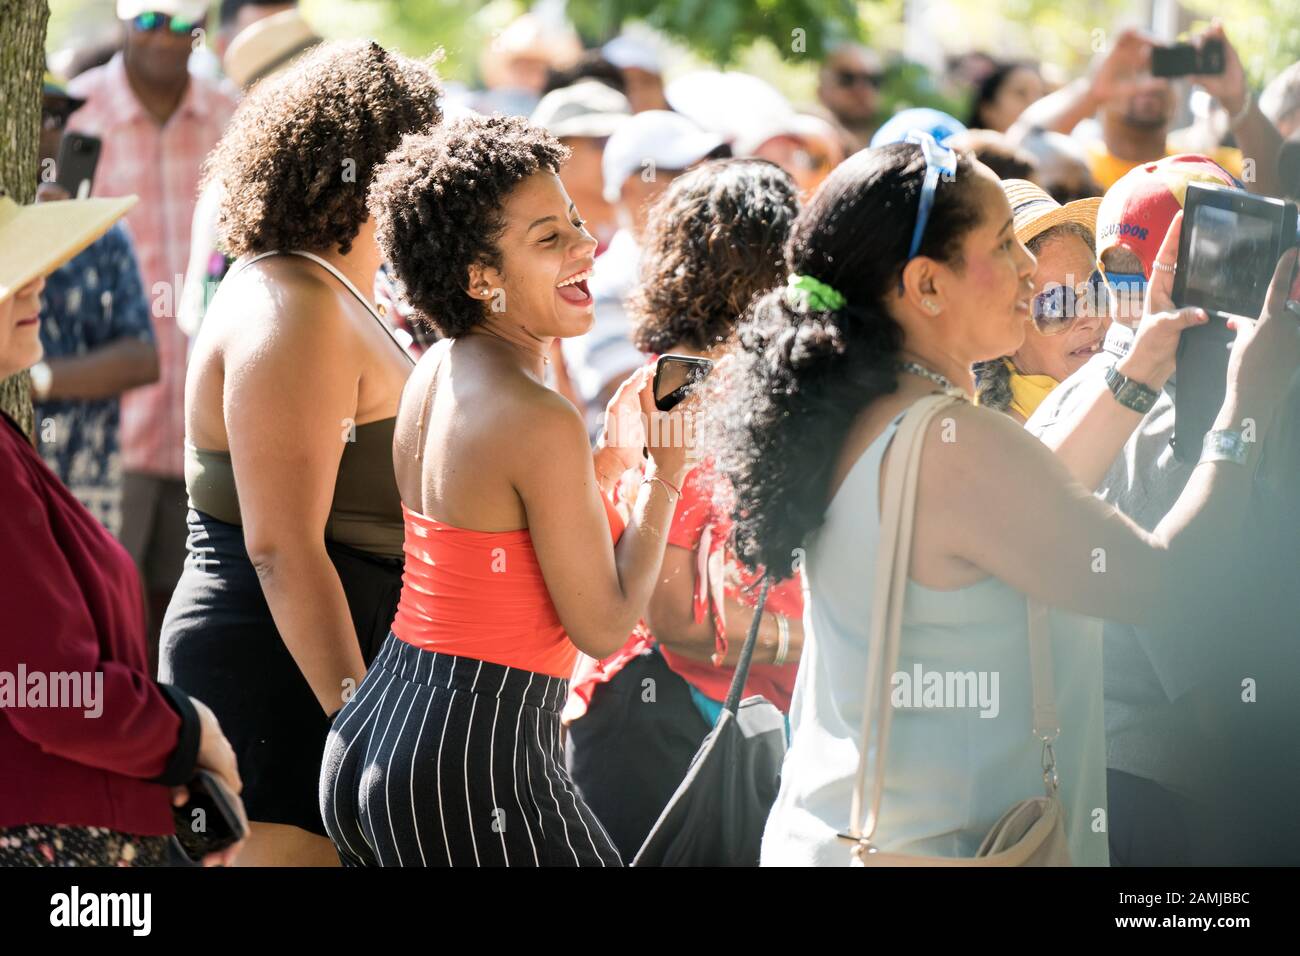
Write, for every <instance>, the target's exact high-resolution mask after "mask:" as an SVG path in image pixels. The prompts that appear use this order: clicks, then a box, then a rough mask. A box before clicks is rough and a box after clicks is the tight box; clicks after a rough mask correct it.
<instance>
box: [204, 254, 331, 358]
mask: <svg viewBox="0 0 1300 956" xmlns="http://www.w3.org/2000/svg"><path fill="white" fill-rule="evenodd" d="M235 279H236V281H235V282H229V280H227V283H223V286H222V289H221V292H220V293H219V294H218V296H217V298H215V299H214V300H213V302H212V308H211V309H210V312H209V315H208V316H207V317H205V320H204V321H205V325H206V324H208V323H209V322H211V323H212V324H213V326H214V327H215V329H216V330H217V331H218V334H219V335H220V338H221V340H222V344H223V349H224V350H226V351H228V352H230V353H232V354H233V355H236V356H241V357H244V358H248V359H255V358H257V357H259V356H262V355H264V354H265V352H266V351H267V350H272V351H279V350H281V349H288V350H291V351H293V352H294V353H295V354H296V355H298V356H299V357H300V358H302V359H305V360H307V362H308V363H309V364H310V362H311V359H312V358H313V357H314V358H318V359H322V358H327V357H328V356H330V355H331V354H333V353H339V357H342V356H343V355H344V354H346V352H347V350H348V347H349V345H350V343H351V342H352V335H351V328H350V325H349V323H348V322H347V321H346V317H345V316H344V315H343V314H342V312H341V310H340V308H339V299H338V296H337V295H336V294H335V292H334V290H333V289H331V288H330V287H329V286H328V285H326V284H325V283H324V282H322V281H320V280H319V279H318V278H316V277H314V276H310V275H308V274H306V272H305V271H304V270H302V269H301V268H297V267H296V264H284V263H280V262H277V261H274V260H272V261H265V262H258V263H254V264H253V265H251V266H249V267H247V268H245V269H243V270H241V271H240V273H239V274H238V275H237V276H236V277H235Z"/></svg>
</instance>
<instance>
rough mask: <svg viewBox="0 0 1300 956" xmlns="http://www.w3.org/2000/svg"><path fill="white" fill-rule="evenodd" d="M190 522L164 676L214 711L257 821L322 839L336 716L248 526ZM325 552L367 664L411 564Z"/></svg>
mask: <svg viewBox="0 0 1300 956" xmlns="http://www.w3.org/2000/svg"><path fill="white" fill-rule="evenodd" d="M188 520H189V530H190V536H189V542H188V549H189V557H188V559H187V560H186V563H185V570H184V572H183V573H182V574H181V579H180V582H179V583H178V584H177V586H176V591H175V592H174V593H173V595H172V600H171V604H170V605H169V606H168V608H167V616H166V618H165V619H164V620H163V626H162V637H161V647H160V660H159V679H160V680H163V681H168V682H170V683H174V684H176V685H177V686H179V687H181V688H182V689H183V690H185V691H186V692H187V693H189V694H191V695H193V696H194V697H197V698H198V699H199V700H201V701H203V703H205V704H207V705H208V706H209V707H211V708H212V711H213V713H214V714H216V716H217V719H218V720H219V721H220V722H221V729H222V730H223V731H225V734H226V737H227V738H229V740H230V743H231V746H232V747H233V748H234V751H235V756H236V757H237V758H238V760H239V773H240V776H241V777H242V778H243V782H244V792H243V800H244V808H245V809H246V810H247V812H248V818H249V819H250V820H252V821H254V822H257V823H282V824H288V825H290V826H296V827H301V828H302V829H304V830H308V831H310V832H312V833H316V834H320V835H321V836H324V835H325V827H324V824H323V823H322V821H321V817H320V809H319V806H318V804H317V796H316V788H317V783H318V781H319V779H320V763H321V755H322V753H323V751H324V749H325V739H326V737H327V736H328V734H329V718H328V717H327V715H326V714H325V713H324V712H323V711H322V710H321V707H320V703H319V702H318V701H317V700H316V695H315V694H314V693H313V692H312V689H311V685H310V684H308V683H307V679H306V678H305V677H303V675H302V672H301V671H300V670H299V669H298V665H297V664H296V663H295V662H294V659H293V656H292V655H291V654H290V653H289V651H288V649H287V648H286V647H285V646H284V641H283V640H282V639H281V638H280V634H279V632H278V631H277V630H276V627H275V621H274V619H273V618H272V617H271V609H270V608H269V607H268V606H267V603H266V598H265V596H264V595H263V594H262V585H261V582H260V581H259V580H258V577H257V571H256V570H255V569H254V568H253V564H252V562H251V561H250V560H249V558H248V552H247V551H246V550H245V548H244V533H243V529H242V528H240V527H238V526H237V525H231V524H226V523H225V522H223V521H218V520H217V519H215V518H213V517H212V516H210V515H207V514H204V513H203V512H201V511H195V510H193V509H191V510H190V513H189V519H188ZM326 548H327V550H328V551H329V555H330V559H331V560H332V561H333V562H334V568H335V570H336V571H337V572H338V576H339V580H340V581H341V582H342V584H343V591H344V594H345V595H346V596H347V601H348V609H349V610H350V611H351V613H352V623H353V626H354V627H355V628H356V633H357V641H358V643H359V644H360V647H361V656H362V658H363V659H364V660H365V662H366V666H367V667H369V666H370V664H371V662H372V661H373V660H374V658H375V655H376V654H377V653H378V651H379V648H380V646H381V645H382V644H383V640H384V637H385V635H386V634H387V633H388V628H389V625H391V624H392V622H393V618H394V617H395V616H396V614H397V602H398V598H399V597H400V596H401V590H402V561H401V559H400V558H384V557H381V556H379V555H373V554H369V553H367V552H364V551H359V550H357V549H355V548H349V547H346V546H344V545H340V544H336V543H334V542H326ZM341 693H342V688H340V694H341Z"/></svg>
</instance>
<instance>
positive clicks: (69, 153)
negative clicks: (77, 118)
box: [54, 130, 102, 199]
mask: <svg viewBox="0 0 1300 956" xmlns="http://www.w3.org/2000/svg"><path fill="white" fill-rule="evenodd" d="M101 146H102V142H101V141H100V139H99V137H97V136H87V135H86V134H85V133H75V132H73V131H72V130H69V131H68V132H66V133H64V134H63V139H61V140H60V141H59V155H58V157H57V158H56V159H55V161H54V181H55V183H57V184H58V186H59V187H60V188H61V189H63V190H64V191H65V192H66V193H67V194H68V195H69V196H71V197H72V198H73V199H85V198H87V197H88V196H89V195H90V190H91V188H92V187H93V186H94V185H95V167H96V166H98V165H99V151H100V147H101Z"/></svg>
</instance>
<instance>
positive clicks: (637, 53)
mask: <svg viewBox="0 0 1300 956" xmlns="http://www.w3.org/2000/svg"><path fill="white" fill-rule="evenodd" d="M600 55H601V56H602V57H604V58H605V59H606V60H608V61H609V62H610V63H613V64H614V65H615V66H616V67H618V68H619V69H620V70H631V69H635V70H645V71H646V72H647V73H662V72H663V70H662V69H661V68H660V66H659V54H658V52H657V51H656V50H655V48H654V47H653V46H651V45H650V44H649V43H647V42H645V41H644V40H640V39H638V38H636V37H633V36H628V35H627V34H626V33H623V34H620V35H619V36H616V37H614V39H612V40H610V41H609V42H608V43H606V44H605V45H604V46H603V47H601V48H600Z"/></svg>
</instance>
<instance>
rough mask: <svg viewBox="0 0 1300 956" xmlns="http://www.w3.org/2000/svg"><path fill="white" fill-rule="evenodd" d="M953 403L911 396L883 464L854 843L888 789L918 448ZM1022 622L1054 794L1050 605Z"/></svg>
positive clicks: (869, 828) (863, 839) (1034, 609)
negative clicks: (871, 765) (872, 755)
mask: <svg viewBox="0 0 1300 956" xmlns="http://www.w3.org/2000/svg"><path fill="white" fill-rule="evenodd" d="M954 401H957V399H954V398H953V397H951V396H949V395H930V396H926V397H925V398H922V399H920V400H918V401H917V402H915V403H914V404H913V405H912V406H911V408H909V409H908V410H907V412H906V413H905V414H904V415H903V420H902V422H901V423H900V424H899V426H898V428H897V430H896V432H895V434H894V437H893V448H892V451H891V453H890V455H889V461H888V462H887V464H886V465H885V467H884V469H883V475H882V479H881V480H882V485H883V493H882V500H881V506H880V543H879V549H878V552H877V555H876V576H875V583H874V588H873V591H872V603H871V621H870V628H871V630H870V643H869V645H868V655H867V675H866V691H865V693H864V697H863V708H862V736H861V744H860V750H859V754H858V769H857V776H856V779H855V781H854V786H853V801H852V805H851V809H850V823H849V827H850V830H849V836H850V837H852V839H853V840H854V841H856V842H858V843H868V844H869V843H870V841H871V839H872V837H873V836H874V834H875V829H876V824H877V822H878V820H879V816H880V802H881V797H882V795H883V793H884V787H885V764H886V762H887V757H888V751H889V728H890V722H891V718H892V716H893V707H892V706H891V705H890V698H889V687H890V683H891V676H892V675H893V673H894V671H895V670H896V669H897V667H898V655H899V645H900V641H901V636H902V622H903V605H904V598H905V595H906V588H907V580H908V570H909V568H910V567H911V554H912V530H913V521H914V518H915V511H916V487H917V478H918V476H919V474H920V462H921V449H922V447H923V446H924V439H925V432H926V428H927V426H928V425H929V424H930V421H931V420H932V419H933V418H934V416H935V415H936V414H938V413H939V412H940V411H941V410H942V409H944V408H946V407H948V406H949V405H951V404H952V403H953V402H954ZM1027 624H1028V630H1029V653H1030V673H1031V679H1032V684H1033V728H1032V729H1033V733H1034V736H1035V737H1037V738H1038V739H1041V740H1042V741H1043V779H1044V783H1045V786H1046V789H1047V792H1048V795H1053V794H1054V793H1055V792H1056V768H1055V756H1054V753H1053V751H1052V743H1053V741H1054V740H1055V739H1056V735H1057V734H1058V733H1059V728H1058V727H1057V716H1056V700H1055V689H1054V687H1053V682H1052V657H1051V647H1050V645H1049V644H1048V640H1047V633H1048V631H1047V609H1046V608H1045V607H1043V606H1042V605H1039V604H1038V603H1037V602H1033V601H1031V602H1029V612H1028V621H1027ZM873 730H874V731H875V734H876V761H875V772H874V774H872V781H871V790H870V801H869V803H868V799H867V754H868V752H869V751H870V749H871V741H872V732H873ZM864 810H865V816H864Z"/></svg>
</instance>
